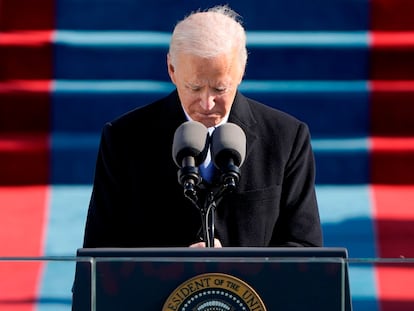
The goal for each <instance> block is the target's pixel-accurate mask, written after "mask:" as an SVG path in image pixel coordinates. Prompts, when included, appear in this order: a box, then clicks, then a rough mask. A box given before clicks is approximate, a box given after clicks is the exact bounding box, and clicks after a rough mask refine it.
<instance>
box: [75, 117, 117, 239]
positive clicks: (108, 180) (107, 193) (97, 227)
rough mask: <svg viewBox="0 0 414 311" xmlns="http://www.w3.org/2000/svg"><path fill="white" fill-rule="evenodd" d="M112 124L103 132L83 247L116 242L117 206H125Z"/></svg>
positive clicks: (105, 127) (106, 126) (107, 125)
mask: <svg viewBox="0 0 414 311" xmlns="http://www.w3.org/2000/svg"><path fill="white" fill-rule="evenodd" d="M112 137H113V130H112V125H111V123H107V124H106V125H105V126H104V128H103V130H102V135H101V140H100V144H99V149H98V155H97V159H96V167H95V177H94V182H93V188H92V194H91V199H90V203H89V209H88V214H87V219H86V225H85V234H84V241H83V247H110V246H113V245H114V243H115V241H116V233H117V232H119V230H118V229H117V228H116V223H117V222H116V215H117V213H115V210H114V208H116V206H122V204H123V203H122V202H121V201H120V200H122V198H123V195H122V193H121V192H122V191H121V189H122V187H121V181H122V177H121V176H120V174H121V173H120V172H121V170H120V168H118V167H117V165H119V163H121V161H120V159H119V157H118V156H117V154H116V153H115V152H114V150H116V148H114V146H113V144H114V139H113V138H112Z"/></svg>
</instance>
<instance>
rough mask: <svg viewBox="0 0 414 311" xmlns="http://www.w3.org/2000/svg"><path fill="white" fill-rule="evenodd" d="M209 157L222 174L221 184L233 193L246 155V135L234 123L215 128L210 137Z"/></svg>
mask: <svg viewBox="0 0 414 311" xmlns="http://www.w3.org/2000/svg"><path fill="white" fill-rule="evenodd" d="M211 155H212V159H213V161H214V165H215V166H216V167H217V168H218V169H219V170H220V171H221V172H222V176H221V182H222V183H223V185H224V187H225V188H226V189H229V190H230V191H233V190H234V189H235V188H236V187H237V185H238V183H239V180H240V169H239V167H240V166H241V165H242V164H243V162H244V158H245V155H246V135H245V133H244V131H243V130H242V129H241V128H240V127H239V126H238V125H236V124H234V123H225V124H223V125H221V126H219V127H218V128H216V129H215V130H214V132H213V135H212V137H211Z"/></svg>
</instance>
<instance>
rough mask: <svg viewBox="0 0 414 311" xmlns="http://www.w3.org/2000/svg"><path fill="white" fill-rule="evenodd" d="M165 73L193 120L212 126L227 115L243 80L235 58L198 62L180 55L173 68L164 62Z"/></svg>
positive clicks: (197, 58)
mask: <svg viewBox="0 0 414 311" xmlns="http://www.w3.org/2000/svg"><path fill="white" fill-rule="evenodd" d="M167 63H168V73H169V75H170V78H171V81H172V82H173V83H174V84H175V86H176V87H177V91H178V96H179V97H180V100H181V103H182V105H183V107H184V109H185V111H186V112H187V113H188V115H189V116H190V117H191V118H192V119H193V120H194V121H199V122H201V123H203V124H204V125H205V126H206V127H211V126H215V125H217V124H218V123H220V121H221V120H222V118H223V117H224V116H225V115H226V114H227V113H229V111H230V109H231V106H232V104H233V100H234V97H235V94H236V91H237V87H238V85H239V84H240V82H241V80H242V77H243V69H242V68H240V66H239V63H238V59H237V58H236V57H235V54H230V55H221V56H217V57H214V58H208V59H207V58H201V57H198V56H194V55H189V54H180V55H178V57H177V59H176V64H175V66H173V65H172V64H171V62H170V59H169V58H168V59H167Z"/></svg>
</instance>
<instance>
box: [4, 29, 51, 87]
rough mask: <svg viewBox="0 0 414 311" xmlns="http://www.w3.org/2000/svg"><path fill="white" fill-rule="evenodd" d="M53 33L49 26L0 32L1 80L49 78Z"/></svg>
mask: <svg viewBox="0 0 414 311" xmlns="http://www.w3.org/2000/svg"><path fill="white" fill-rule="evenodd" d="M52 34H53V32H52V31H50V30H41V31H33V30H30V31H23V30H21V31H7V32H5V31H3V32H0V68H1V72H0V80H9V79H11V80H13V79H35V80H37V79H50V78H51V77H52V75H53V67H52V66H53V59H54V54H53V47H52V43H51V42H52Z"/></svg>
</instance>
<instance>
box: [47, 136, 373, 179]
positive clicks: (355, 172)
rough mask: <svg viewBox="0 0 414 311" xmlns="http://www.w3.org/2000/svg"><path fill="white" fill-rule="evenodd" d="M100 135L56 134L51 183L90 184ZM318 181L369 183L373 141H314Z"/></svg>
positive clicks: (53, 137)
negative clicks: (370, 144) (371, 144)
mask: <svg viewBox="0 0 414 311" xmlns="http://www.w3.org/2000/svg"><path fill="white" fill-rule="evenodd" d="M99 138H100V135H99V134H98V133H97V134H88V135H86V134H74V133H63V132H61V133H53V134H52V137H51V183H53V184H90V183H92V181H93V172H94V168H95V161H96V156H97V150H98V144H99ZM313 144H314V149H315V158H316V164H317V182H318V184H327V183H331V184H365V183H369V179H370V176H369V143H368V139H365V138H349V139H335V140H334V139H332V140H314V141H313Z"/></svg>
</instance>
